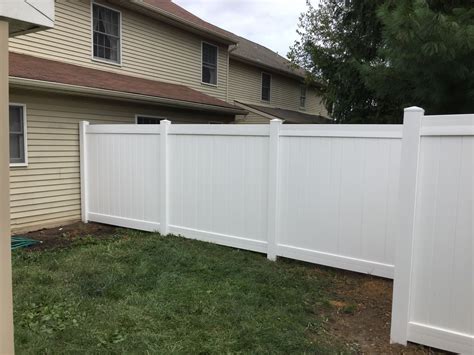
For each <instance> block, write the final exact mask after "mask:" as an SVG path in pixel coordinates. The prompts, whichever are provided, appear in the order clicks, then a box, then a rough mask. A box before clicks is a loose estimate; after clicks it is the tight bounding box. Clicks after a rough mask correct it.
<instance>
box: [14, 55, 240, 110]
mask: <svg viewBox="0 0 474 355" xmlns="http://www.w3.org/2000/svg"><path fill="white" fill-rule="evenodd" d="M10 76H11V77H16V78H24V79H32V80H41V81H46V82H53V83H60V84H68V85H75V86H82V87H88V88H95V89H104V90H111V91H116V92H122V93H130V94H138V95H145V96H151V97H157V98H164V99H170V100H176V101H182V102H189V103H197V104H203V105H209V106H215V107H221V108H223V109H236V110H238V109H239V108H237V107H235V106H233V105H231V104H228V103H227V102H225V101H222V100H219V99H217V98H214V97H212V96H209V95H206V94H203V93H201V92H199V91H197V90H193V89H191V88H189V87H187V86H184V85H177V84H170V83H164V82H159V81H155V80H148V79H142V78H137V77H133V76H128V75H122V74H116V73H112V72H107V71H103V70H97V69H91V68H85V67H81V66H77V65H72V64H67V63H61V62H56V61H52V60H48V59H42V58H38V57H32V56H27V55H24V54H18V53H10Z"/></svg>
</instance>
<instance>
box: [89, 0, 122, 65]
mask: <svg viewBox="0 0 474 355" xmlns="http://www.w3.org/2000/svg"><path fill="white" fill-rule="evenodd" d="M94 5H97V6H101V7H104V8H106V9H109V10H112V11H115V12H118V13H119V24H120V41H119V45H120V49H119V61H118V62H114V61H112V60H107V59H104V58H97V57H94ZM90 11H91V59H92V61H93V62H99V63H105V64H110V65H115V66H118V67H121V66H122V58H123V57H122V54H123V53H122V52H123V25H122V11H120V10H118V9H116V8H113V7H111V6H107V5H104V4H101V3H99V2H97V1H94V0H93V1H91V8H90Z"/></svg>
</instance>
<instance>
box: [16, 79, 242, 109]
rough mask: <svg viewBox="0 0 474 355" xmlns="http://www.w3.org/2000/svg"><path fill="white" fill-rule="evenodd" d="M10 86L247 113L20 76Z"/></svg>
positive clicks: (220, 107) (221, 107) (170, 105)
mask: <svg viewBox="0 0 474 355" xmlns="http://www.w3.org/2000/svg"><path fill="white" fill-rule="evenodd" d="M10 86H11V87H14V88H19V89H37V90H42V91H49V92H55V93H65V94H67V93H69V94H75V95H81V96H88V97H97V98H106V99H115V100H122V101H128V102H137V103H143V102H147V103H150V104H155V105H156V104H158V105H161V106H169V107H180V108H185V109H190V110H198V111H210V112H219V113H228V114H234V115H242V114H245V111H243V110H242V109H239V108H231V107H223V106H216V105H209V104H202V103H196V102H190V101H181V100H176V99H169V98H164V97H156V96H149V95H141V94H133V93H127V92H121V91H114V90H106V89H97V88H91V87H87V86H78V85H70V84H62V83H55V82H50V81H42V80H34V79H25V78H18V77H10Z"/></svg>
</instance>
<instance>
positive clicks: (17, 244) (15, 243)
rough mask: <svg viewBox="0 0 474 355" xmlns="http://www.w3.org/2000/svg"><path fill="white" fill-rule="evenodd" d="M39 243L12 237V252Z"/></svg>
mask: <svg viewBox="0 0 474 355" xmlns="http://www.w3.org/2000/svg"><path fill="white" fill-rule="evenodd" d="M38 243H41V242H40V241H38V240H34V239H28V238H23V237H12V250H15V249H20V248H27V247H29V246H32V245H35V244H38Z"/></svg>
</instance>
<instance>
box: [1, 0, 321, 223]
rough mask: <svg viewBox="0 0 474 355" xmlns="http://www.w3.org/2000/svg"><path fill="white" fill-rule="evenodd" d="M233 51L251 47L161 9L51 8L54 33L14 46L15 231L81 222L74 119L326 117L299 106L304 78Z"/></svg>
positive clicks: (150, 1) (167, 6) (116, 5)
mask: <svg viewBox="0 0 474 355" xmlns="http://www.w3.org/2000/svg"><path fill="white" fill-rule="evenodd" d="M240 42H242V43H244V42H245V43H247V44H249V43H252V42H248V41H246V40H244V39H241V38H240V37H237V36H235V35H233V34H231V33H229V32H227V31H224V30H222V29H220V28H218V27H216V26H213V25H211V24H209V23H207V22H205V21H203V20H201V19H199V18H198V17H196V16H194V15H193V14H191V13H189V12H187V11H185V10H184V9H182V8H181V7H179V6H178V5H176V4H174V3H173V2H171V1H168V0H130V1H121V0H108V1H105V0H96V1H94V0H77V1H69V0H57V1H56V23H55V28H54V29H52V30H48V31H44V32H41V33H31V34H19V35H18V36H17V37H15V38H12V39H11V40H10V52H11V53H10V94H11V97H10V100H11V108H10V127H11V128H10V139H11V143H10V154H11V173H10V176H11V223H12V228H13V230H15V231H23V230H31V229H38V228H43V227H50V226H54V225H60V224H65V223H68V222H72V221H76V220H79V219H80V203H81V201H80V174H79V165H80V164H79V163H80V162H79V134H78V123H79V122H80V121H82V120H87V121H90V122H91V123H93V124H94V123H138V124H156V123H159V121H160V120H162V119H164V118H166V119H169V120H171V121H172V122H174V123H234V122H236V118H237V122H240V121H242V118H243V120H244V121H245V120H248V121H249V122H267V121H268V119H269V118H272V117H281V118H283V119H285V120H286V121H287V122H293V121H294V120H293V118H290V117H289V116H288V117H287V118H285V117H284V116H282V115H281V111H285V112H286V111H291V112H293V113H295V112H296V113H298V114H299V115H300V118H301V122H308V121H307V120H304V119H303V116H304V115H305V114H309V115H308V116H311V117H313V116H314V115H324V114H325V111H324V110H323V109H322V108H321V106H320V103H319V99H318V98H317V97H316V94H315V93H314V92H313V89H308V90H307V92H306V99H305V107H300V106H299V103H300V102H302V101H301V100H302V97H300V96H302V95H300V93H301V88H302V86H301V84H302V83H303V75H304V73H301V71H299V70H297V71H294V70H293V69H289V68H288V66H287V63H283V62H281V57H279V56H278V55H277V54H276V53H274V52H271V51H269V50H267V49H264V48H263V47H261V46H259V48H262V51H261V54H262V56H263V55H265V57H262V63H257V62H258V58H257V59H255V58H254V57H252V56H254V55H255V53H252V56H251V55H250V54H249V53H247V54H245V53H246V52H244V51H243V49H244V46H243V45H242V47H241V48H239V47H238V46H239V43H240ZM253 45H256V44H253ZM236 47H237V49H235V48H236ZM265 51H266V52H267V53H266V54H264V52H265ZM246 56H247V57H246ZM272 56H273V57H274V60H275V62H279V64H278V65H277V64H274V63H273V64H272V63H271V62H270V61H269V58H267V57H272ZM256 61H257V62H256ZM284 67H285V68H287V69H284ZM262 69H265V70H264V71H265V73H268V74H270V75H271V79H270V81H268V80H267V81H265V80H264V82H265V88H264V90H265V92H266V93H265V95H267V96H265V98H268V101H266V102H264V103H262V102H261V100H259V95H261V94H262V93H261V92H260V90H262V87H261V85H260V84H259V83H258V80H260V79H257V80H256V79H255V75H257V77H258V78H260V77H261V75H262V74H261V72H262ZM244 75H247V77H246V78H245V79H244V81H242V80H241V79H242V78H244ZM239 80H240V81H239ZM245 81H247V82H248V83H249V85H248V89H247V90H246V89H245V87H244V86H243V85H245ZM251 82H252V83H256V87H254V84H252V85H250V83H251ZM259 92H260V94H259ZM249 93H252V94H251V95H249ZM255 94H256V96H255ZM260 98H261V97H260ZM257 106H258V107H257ZM260 106H262V107H263V108H262V107H260ZM256 107H257V108H256ZM265 110H273V111H265ZM256 111H257V112H258V114H257V113H255V112H256ZM277 111H278V114H277V113H276V112H277ZM293 113H292V114H293ZM245 117H248V119H246V118H245ZM262 117H263V118H262ZM313 118H314V117H313ZM313 118H310V119H311V120H312V119H313Z"/></svg>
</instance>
